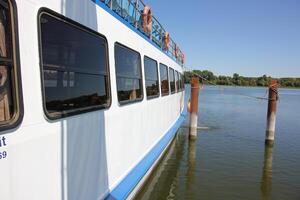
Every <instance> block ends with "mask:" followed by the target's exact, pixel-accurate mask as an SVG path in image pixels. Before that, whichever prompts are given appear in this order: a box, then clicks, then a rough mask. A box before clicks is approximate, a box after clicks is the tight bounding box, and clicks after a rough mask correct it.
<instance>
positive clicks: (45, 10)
mask: <svg viewBox="0 0 300 200" xmlns="http://www.w3.org/2000/svg"><path fill="white" fill-rule="evenodd" d="M42 14H47V15H49V16H51V17H53V18H56V19H57V20H59V21H61V22H64V23H66V24H69V25H71V26H73V27H75V28H77V29H78V30H81V31H84V32H86V33H89V34H92V35H95V36H97V37H100V38H102V39H103V40H104V41H105V44H104V45H105V53H106V61H105V63H106V67H105V69H106V76H107V80H106V82H107V83H106V84H107V88H106V89H107V91H106V92H107V97H108V100H107V101H108V102H107V104H106V105H96V106H89V107H83V108H78V109H76V110H71V111H63V112H60V113H55V114H53V113H49V112H48V111H47V107H46V96H45V83H44V65H43V53H42V41H41V35H42V34H41V16H42ZM37 22H38V23H37V25H38V46H39V61H40V77H41V92H42V100H43V102H42V104H43V110H44V114H45V116H46V118H47V119H49V120H58V119H63V118H67V117H70V116H75V115H80V114H85V113H89V112H94V111H99V110H107V109H109V108H110V107H111V104H112V95H111V81H110V66H109V50H108V47H109V44H108V40H107V38H106V37H105V36H104V35H102V34H100V33H99V32H97V31H94V30H92V29H90V28H89V27H87V26H84V25H83V24H80V23H78V22H76V21H74V20H72V19H70V18H67V17H65V16H63V15H61V14H59V13H57V12H55V11H53V10H50V9H48V8H44V7H43V8H40V9H39V11H38V15H37Z"/></svg>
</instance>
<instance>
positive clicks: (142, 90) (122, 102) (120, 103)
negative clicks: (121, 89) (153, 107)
mask: <svg viewBox="0 0 300 200" xmlns="http://www.w3.org/2000/svg"><path fill="white" fill-rule="evenodd" d="M116 45H119V46H121V47H123V48H126V49H129V50H130V51H133V52H135V53H138V55H139V58H140V75H141V97H140V98H137V99H134V100H125V101H120V100H119V95H118V83H117V79H118V75H117V67H116ZM113 51H114V59H115V60H114V61H115V77H116V92H117V99H118V104H119V106H125V105H130V104H134V103H138V102H141V101H143V100H144V96H145V95H144V81H143V67H142V57H141V54H140V52H138V51H136V50H134V49H133V48H130V47H128V46H126V45H124V44H122V43H120V42H118V41H117V42H115V43H114V49H113ZM123 78H124V77H123Z"/></svg>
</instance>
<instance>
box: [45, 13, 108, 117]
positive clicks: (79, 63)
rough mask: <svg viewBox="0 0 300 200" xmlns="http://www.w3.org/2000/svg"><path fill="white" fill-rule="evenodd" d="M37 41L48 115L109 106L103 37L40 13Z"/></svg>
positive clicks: (73, 112)
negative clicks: (38, 40) (39, 46)
mask: <svg viewBox="0 0 300 200" xmlns="http://www.w3.org/2000/svg"><path fill="white" fill-rule="evenodd" d="M40 42H41V44H40V45H41V59H42V70H43V75H42V77H43V88H44V103H45V105H44V106H45V109H46V114H47V115H48V117H49V118H59V117H63V116H67V115H74V114H78V113H81V112H87V111H91V110H97V109H101V108H105V107H108V106H109V104H110V97H109V86H108V85H109V80H108V64H107V63H108V62H107V57H108V56H107V42H106V40H105V39H104V38H103V37H102V36H100V35H98V34H96V33H94V32H92V31H90V30H89V29H87V28H85V27H81V26H80V27H79V26H77V25H75V23H73V22H72V21H69V20H65V19H64V20H62V19H60V18H59V17H57V16H54V15H52V14H48V13H45V12H43V13H41V14H40Z"/></svg>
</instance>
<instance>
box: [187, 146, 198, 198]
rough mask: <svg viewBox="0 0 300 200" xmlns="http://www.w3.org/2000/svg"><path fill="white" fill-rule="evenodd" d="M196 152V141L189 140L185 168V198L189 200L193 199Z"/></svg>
mask: <svg viewBox="0 0 300 200" xmlns="http://www.w3.org/2000/svg"><path fill="white" fill-rule="evenodd" d="M196 150H197V140H189V145H188V163H187V164H188V166H187V173H186V178H187V181H186V187H187V188H186V190H185V191H186V194H185V197H189V199H195V198H193V197H195V196H194V195H196V194H195V192H194V191H193V188H194V186H195V184H196V181H195V178H196V176H195V169H196Z"/></svg>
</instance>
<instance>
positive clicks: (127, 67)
mask: <svg viewBox="0 0 300 200" xmlns="http://www.w3.org/2000/svg"><path fill="white" fill-rule="evenodd" d="M115 63H116V76H117V90H118V100H119V102H120V104H126V103H130V102H135V101H139V100H142V98H143V86H142V73H141V71H142V70H141V56H140V54H139V53H138V52H136V51H134V50H132V49H129V48H127V47H125V46H123V45H121V44H118V43H116V44H115Z"/></svg>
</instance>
